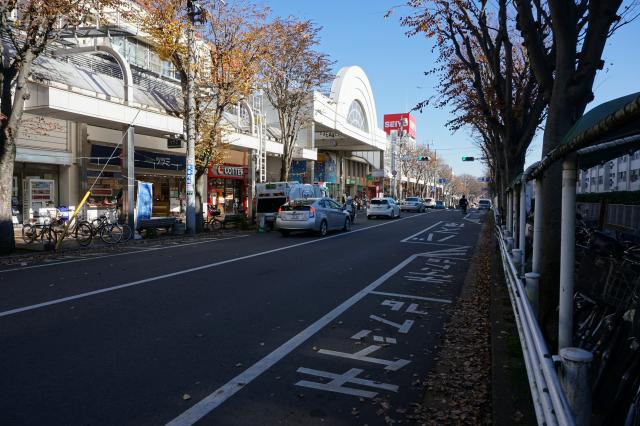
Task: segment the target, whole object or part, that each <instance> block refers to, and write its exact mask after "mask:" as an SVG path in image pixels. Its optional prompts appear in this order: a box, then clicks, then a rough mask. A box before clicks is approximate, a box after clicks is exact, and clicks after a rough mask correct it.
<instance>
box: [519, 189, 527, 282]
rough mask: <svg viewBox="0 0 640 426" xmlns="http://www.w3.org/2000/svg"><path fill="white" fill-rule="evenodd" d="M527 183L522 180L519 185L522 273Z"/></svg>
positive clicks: (523, 265)
mask: <svg viewBox="0 0 640 426" xmlns="http://www.w3.org/2000/svg"><path fill="white" fill-rule="evenodd" d="M526 194H527V182H526V181H525V180H524V179H522V183H521V184H520V236H519V237H518V242H519V243H520V244H519V248H520V254H521V255H522V260H521V265H522V271H521V273H524V268H525V258H526V255H525V254H526V253H525V247H526V244H525V243H526V242H527V240H526V237H525V234H526V229H527V212H526V203H527V197H526Z"/></svg>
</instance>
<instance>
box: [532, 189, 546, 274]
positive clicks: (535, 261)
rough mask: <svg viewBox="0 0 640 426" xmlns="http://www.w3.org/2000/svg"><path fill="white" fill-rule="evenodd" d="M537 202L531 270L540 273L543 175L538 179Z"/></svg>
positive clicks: (534, 213)
mask: <svg viewBox="0 0 640 426" xmlns="http://www.w3.org/2000/svg"><path fill="white" fill-rule="evenodd" d="M535 185H536V197H535V200H536V204H535V206H534V210H533V253H532V257H531V271H532V272H537V273H538V274H539V273H540V257H541V255H542V212H543V210H542V209H543V203H542V177H538V178H537V179H536V184H535Z"/></svg>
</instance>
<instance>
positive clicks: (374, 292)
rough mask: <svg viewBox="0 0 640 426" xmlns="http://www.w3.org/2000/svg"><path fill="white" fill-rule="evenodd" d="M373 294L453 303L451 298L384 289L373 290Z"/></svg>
mask: <svg viewBox="0 0 640 426" xmlns="http://www.w3.org/2000/svg"><path fill="white" fill-rule="evenodd" d="M371 294H377V295H379V296H391V297H401V298H402V297H403V298H405V299H416V300H426V301H427V302H440V303H451V300H449V299H434V298H433V297H422V296H414V295H412V294H400V293H387V292H384V291H372V292H371Z"/></svg>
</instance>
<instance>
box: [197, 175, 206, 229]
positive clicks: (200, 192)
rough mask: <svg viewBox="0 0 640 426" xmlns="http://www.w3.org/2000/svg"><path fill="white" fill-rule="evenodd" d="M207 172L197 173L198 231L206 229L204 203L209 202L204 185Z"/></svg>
mask: <svg viewBox="0 0 640 426" xmlns="http://www.w3.org/2000/svg"><path fill="white" fill-rule="evenodd" d="M205 177H206V174H205V173H200V174H196V232H202V230H203V229H204V220H205V217H204V208H203V203H205V202H207V188H206V186H205V185H204V180H205Z"/></svg>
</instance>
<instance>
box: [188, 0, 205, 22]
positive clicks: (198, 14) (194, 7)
mask: <svg viewBox="0 0 640 426" xmlns="http://www.w3.org/2000/svg"><path fill="white" fill-rule="evenodd" d="M187 15H188V16H189V20H190V21H191V23H192V24H204V23H205V22H206V20H207V18H206V11H205V9H204V6H203V5H202V4H201V3H200V2H199V1H197V0H187Z"/></svg>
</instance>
